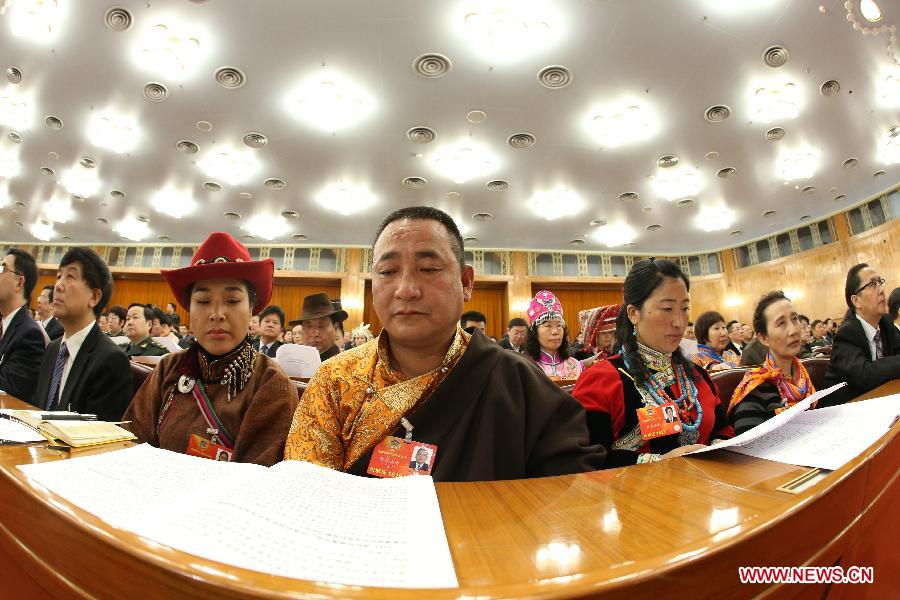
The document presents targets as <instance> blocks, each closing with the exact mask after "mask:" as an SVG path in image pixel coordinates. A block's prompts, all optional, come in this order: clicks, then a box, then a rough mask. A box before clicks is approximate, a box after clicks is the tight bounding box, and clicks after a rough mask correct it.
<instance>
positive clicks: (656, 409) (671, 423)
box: [637, 402, 681, 440]
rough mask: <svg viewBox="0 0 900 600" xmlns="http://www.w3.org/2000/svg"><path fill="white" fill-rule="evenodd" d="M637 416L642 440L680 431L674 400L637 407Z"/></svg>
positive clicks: (679, 421)
mask: <svg viewBox="0 0 900 600" xmlns="http://www.w3.org/2000/svg"><path fill="white" fill-rule="evenodd" d="M637 417H638V425H639V426H640V428H641V438H642V439H644V440H652V439H653V438H658V437H663V436H665V435H673V434H676V433H680V432H681V419H680V418H679V416H678V407H677V406H675V403H674V402H669V403H668V404H660V405H659V406H645V407H644V408H639V409H638V410H637Z"/></svg>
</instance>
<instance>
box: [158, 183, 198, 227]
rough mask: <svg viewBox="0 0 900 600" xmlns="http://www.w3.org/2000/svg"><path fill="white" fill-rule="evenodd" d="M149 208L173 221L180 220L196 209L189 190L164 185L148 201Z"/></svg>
mask: <svg viewBox="0 0 900 600" xmlns="http://www.w3.org/2000/svg"><path fill="white" fill-rule="evenodd" d="M150 206H152V207H153V210H155V211H156V212H158V213H159V214H161V215H168V216H170V217H172V218H174V219H180V218H181V217H183V216H185V215H189V214H191V213H192V212H194V209H195V208H197V203H196V202H195V201H194V195H193V194H191V191H190V190H189V189H178V188H176V187H175V186H173V185H166V186H165V187H164V188H163V189H161V190H159V191H158V192H156V193H155V194H153V197H152V198H151V199H150Z"/></svg>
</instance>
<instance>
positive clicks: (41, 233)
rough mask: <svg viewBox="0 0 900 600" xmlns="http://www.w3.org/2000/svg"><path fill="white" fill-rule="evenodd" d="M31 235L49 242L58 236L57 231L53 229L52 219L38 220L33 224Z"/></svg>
mask: <svg viewBox="0 0 900 600" xmlns="http://www.w3.org/2000/svg"><path fill="white" fill-rule="evenodd" d="M31 235H33V236H34V237H36V238H37V239H39V240H41V241H42V242H49V241H50V240H51V239H53V238H55V237H56V231H55V230H54V229H53V223H51V222H50V221H47V220H38V221H35V223H34V225H32V226H31Z"/></svg>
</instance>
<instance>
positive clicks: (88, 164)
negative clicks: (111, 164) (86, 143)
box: [57, 155, 97, 169]
mask: <svg viewBox="0 0 900 600" xmlns="http://www.w3.org/2000/svg"><path fill="white" fill-rule="evenodd" d="M58 156H59V155H57V158H58ZM78 164H80V165H81V166H82V167H84V168H85V169H93V168H96V166H97V161H96V160H94V159H93V158H91V157H90V156H82V157H81V160H79V161H78Z"/></svg>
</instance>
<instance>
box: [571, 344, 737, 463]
mask: <svg viewBox="0 0 900 600" xmlns="http://www.w3.org/2000/svg"><path fill="white" fill-rule="evenodd" d="M638 352H639V353H640V355H641V358H642V359H643V361H644V364H645V365H646V367H647V372H648V375H649V376H648V378H647V380H646V381H645V383H644V384H638V383H637V378H636V377H635V376H634V375H632V369H630V368H629V365H627V361H626V359H625V357H624V356H622V355H621V354H616V355H614V356H611V357H610V358H609V359H607V360H605V361H603V362H601V363H599V364H597V365H595V366H594V367H592V368H590V369H588V370H587V371H585V372H584V373H583V374H582V375H581V377H580V378H579V379H578V383H577V384H576V385H575V389H574V390H573V391H572V395H573V396H575V399H576V400H578V401H579V402H580V403H581V405H582V406H584V409H585V411H586V412H587V426H588V431H589V432H590V437H591V443H592V444H597V443H600V444H603V445H604V446H605V447H606V448H608V449H609V451H610V452H609V459H608V460H607V467H608V468H613V467H622V466H627V465H633V464H639V463H645V462H651V461H655V460H659V457H660V456H661V455H662V454H665V453H666V452H669V451H670V450H674V449H675V448H679V447H681V446H686V445H689V444H709V442H710V439H712V437H713V436H714V435H715V436H717V437H731V436H732V435H733V431H732V430H731V427H730V426H729V424H728V416H727V413H726V409H727V406H726V405H725V404H722V402H721V401H720V400H719V397H718V394H717V393H716V386H715V384H714V383H713V382H712V380H711V379H710V377H709V374H708V373H706V371H705V370H702V369H698V368H694V367H693V365H690V364H687V363H685V364H687V367H686V368H685V366H683V365H682V364H679V363H676V362H674V361H673V360H672V355H671V354H663V353H661V352H657V351H655V350H653V349H651V348H648V347H647V346H644V345H642V344H638ZM668 403H674V404H675V406H676V407H677V411H678V416H679V419H680V421H681V428H680V429H681V431H680V432H679V433H673V434H670V435H664V436H661V437H654V438H652V439H649V440H648V439H644V437H643V436H642V432H641V428H640V425H639V421H638V412H637V411H638V409H644V408H647V407H658V406H662V405H665V404H668Z"/></svg>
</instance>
